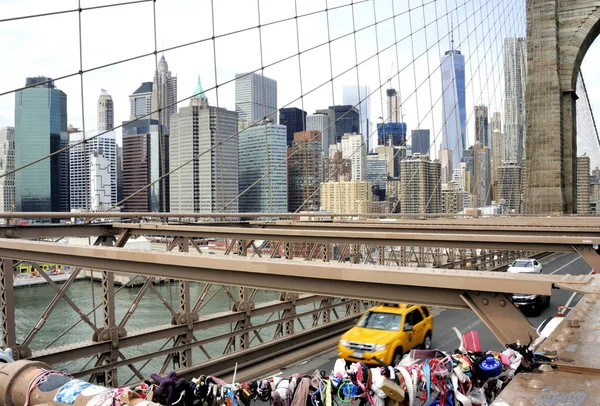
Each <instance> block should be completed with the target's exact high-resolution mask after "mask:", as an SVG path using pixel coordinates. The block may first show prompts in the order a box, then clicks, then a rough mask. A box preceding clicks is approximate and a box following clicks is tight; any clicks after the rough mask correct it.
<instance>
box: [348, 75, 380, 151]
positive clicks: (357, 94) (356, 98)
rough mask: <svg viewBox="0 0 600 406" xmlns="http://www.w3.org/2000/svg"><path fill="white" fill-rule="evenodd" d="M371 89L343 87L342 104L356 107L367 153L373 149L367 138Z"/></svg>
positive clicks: (369, 132)
mask: <svg viewBox="0 0 600 406" xmlns="http://www.w3.org/2000/svg"><path fill="white" fill-rule="evenodd" d="M370 94H371V89H370V88H369V86H344V90H343V97H342V103H344V104H345V105H352V106H356V108H357V109H358V112H359V114H360V129H359V132H360V133H361V134H363V138H364V140H365V145H367V153H368V152H369V151H371V150H372V149H373V145H374V144H375V143H374V142H372V141H371V140H370V139H369V137H370V135H371V131H372V130H371V122H370V121H369V119H370V117H371V97H370Z"/></svg>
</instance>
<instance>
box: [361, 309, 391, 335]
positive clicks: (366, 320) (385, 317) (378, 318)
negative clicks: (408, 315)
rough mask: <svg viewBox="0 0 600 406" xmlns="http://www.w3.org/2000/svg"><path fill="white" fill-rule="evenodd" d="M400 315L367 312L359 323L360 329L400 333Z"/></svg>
mask: <svg viewBox="0 0 600 406" xmlns="http://www.w3.org/2000/svg"><path fill="white" fill-rule="evenodd" d="M401 318H402V316H401V315H399V314H393V313H380V312H367V313H365V315H364V316H363V318H362V319H360V321H359V322H358V327H364V328H373V329H376V330H389V331H400V319H401Z"/></svg>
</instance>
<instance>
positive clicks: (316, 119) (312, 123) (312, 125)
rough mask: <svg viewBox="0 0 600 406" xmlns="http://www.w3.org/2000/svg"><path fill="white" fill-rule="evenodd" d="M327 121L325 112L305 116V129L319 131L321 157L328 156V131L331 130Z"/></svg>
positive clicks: (330, 131)
mask: <svg viewBox="0 0 600 406" xmlns="http://www.w3.org/2000/svg"><path fill="white" fill-rule="evenodd" d="M329 125H330V122H329V116H328V115H327V114H322V113H315V114H311V115H309V116H307V117H306V131H319V132H320V133H321V149H322V151H323V158H327V157H328V156H329V140H330V138H331V136H330V135H329V134H330V133H332V132H333V128H331V127H330V126H329Z"/></svg>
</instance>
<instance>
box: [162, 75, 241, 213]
mask: <svg viewBox="0 0 600 406" xmlns="http://www.w3.org/2000/svg"><path fill="white" fill-rule="evenodd" d="M194 95H195V96H194V97H193V98H192V99H191V100H190V105H189V106H188V107H182V108H180V109H179V112H178V113H175V114H173V115H172V116H171V133H170V135H169V164H170V166H171V167H170V169H171V170H174V169H176V168H178V167H180V166H181V165H183V164H184V163H186V162H189V161H192V160H193V162H192V163H190V164H188V165H185V166H183V167H182V168H181V169H179V170H177V171H175V172H173V173H172V174H171V176H170V180H171V181H170V185H169V186H170V188H171V189H170V194H169V195H170V199H171V204H170V209H171V212H173V213H190V212H193V213H217V212H219V211H221V210H222V211H223V212H225V213H237V212H238V201H237V200H236V199H235V198H236V196H237V194H238V184H239V179H238V138H237V137H233V135H234V134H235V133H236V132H237V128H238V127H237V118H238V115H237V113H236V112H235V111H229V110H226V109H224V108H217V107H212V106H209V104H208V99H207V98H206V96H205V94H204V91H203V90H202V85H201V84H200V78H198V82H197V84H196V89H195V90H194ZM225 140H227V141H225ZM211 147H214V150H213V151H211V152H209V153H207V154H204V155H202V156H200V157H198V158H197V159H195V160H194V157H195V156H198V155H199V154H200V153H202V152H204V151H207V150H210V148H211ZM230 202H231V203H230ZM227 204H228V206H227V207H225V205H227Z"/></svg>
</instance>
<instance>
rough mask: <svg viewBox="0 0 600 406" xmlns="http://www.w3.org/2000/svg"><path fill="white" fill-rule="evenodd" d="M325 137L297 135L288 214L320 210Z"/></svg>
mask: <svg viewBox="0 0 600 406" xmlns="http://www.w3.org/2000/svg"><path fill="white" fill-rule="evenodd" d="M322 161H323V151H322V149H321V134H320V133H319V132H318V131H304V132H297V133H296V134H294V141H293V143H292V147H291V148H290V149H289V150H288V161H287V167H288V211H289V212H290V213H295V212H296V211H297V210H299V209H300V210H303V211H306V210H319V207H320V206H321V200H320V193H319V185H320V183H321V182H322V181H323V167H322Z"/></svg>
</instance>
